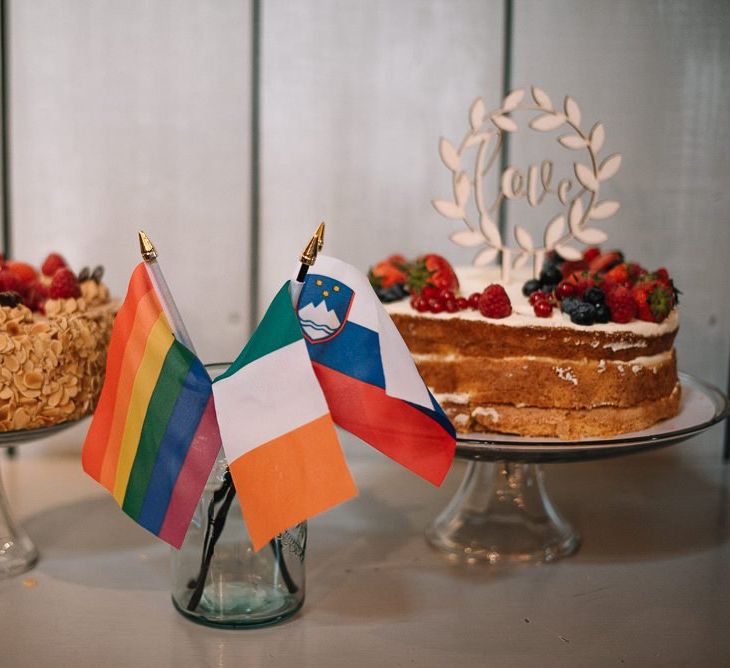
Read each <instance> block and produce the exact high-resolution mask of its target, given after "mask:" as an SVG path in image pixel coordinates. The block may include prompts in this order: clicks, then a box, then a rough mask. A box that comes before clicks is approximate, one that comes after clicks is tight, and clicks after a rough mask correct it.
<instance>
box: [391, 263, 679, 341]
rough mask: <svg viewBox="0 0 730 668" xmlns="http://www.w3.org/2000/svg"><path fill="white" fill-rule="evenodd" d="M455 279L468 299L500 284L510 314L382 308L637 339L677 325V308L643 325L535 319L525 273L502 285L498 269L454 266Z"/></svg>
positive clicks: (555, 315) (556, 312)
mask: <svg viewBox="0 0 730 668" xmlns="http://www.w3.org/2000/svg"><path fill="white" fill-rule="evenodd" d="M454 270H455V272H456V276H457V278H458V279H459V286H460V293H461V294H462V295H463V296H467V297H468V296H469V295H470V294H472V293H473V292H482V291H483V290H484V288H486V287H487V286H488V285H490V284H491V283H499V284H500V285H502V286H503V287H504V289H505V292H506V293H507V295H508V296H509V299H510V302H511V303H512V314H511V315H509V316H507V317H506V318H499V319H497V318H485V317H484V316H483V315H482V314H481V313H479V311H476V310H472V309H468V310H464V311H457V312H456V313H446V312H442V313H419V312H418V311H416V310H415V309H414V308H412V307H411V305H410V302H409V300H408V299H403V300H401V301H398V302H393V303H391V304H385V308H386V310H387V311H388V313H390V314H391V315H394V314H399V315H418V316H420V317H423V318H442V319H450V318H461V319H464V320H485V321H487V322H489V323H490V324H492V325H501V326H504V327H558V328H564V329H574V330H578V331H582V332H585V331H596V332H608V333H612V334H622V333H630V334H635V335H637V336H662V335H663V334H667V333H669V332H673V331H674V330H676V329H677V327H678V326H679V314H678V313H677V309H676V308H675V309H673V310H672V312H671V313H670V314H669V315H668V316H667V318H666V319H665V320H664V321H663V322H646V321H644V320H636V319H634V320H632V321H631V322H629V323H626V324H621V323H617V322H607V323H597V324H595V325H591V326H590V327H586V326H585V325H576V324H575V323H573V322H571V320H570V317H569V316H567V315H566V314H565V313H562V312H561V311H560V309H558V308H555V309H553V312H552V315H551V316H550V317H549V318H538V317H537V316H536V315H535V313H534V311H533V308H532V306H531V305H530V303H529V302H528V301H527V297H525V296H524V295H523V294H522V285H523V284H524V283H525V281H527V280H528V279H530V278H532V275H531V274H530V273H528V272H526V271H522V272H514V273H513V279H514V280H512V281H510V282H509V283H503V282H502V281H500V280H499V278H500V270H499V268H498V267H471V266H468V267H456V268H455V269H454ZM609 345H611V346H615V345H616V346H620V345H621V344H615V343H614V344H609ZM627 346H628V347H634V344H631V345H629V344H627Z"/></svg>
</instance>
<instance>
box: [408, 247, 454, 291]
mask: <svg viewBox="0 0 730 668" xmlns="http://www.w3.org/2000/svg"><path fill="white" fill-rule="evenodd" d="M427 285H432V286H433V287H435V288H439V289H440V290H451V292H453V293H456V292H457V291H458V290H459V281H458V279H457V278H456V274H455V273H454V270H453V268H452V267H451V265H450V264H449V262H448V260H446V259H444V258H443V257H441V256H440V255H436V254H435V253H429V254H427V255H422V256H421V257H419V258H416V261H415V262H413V264H411V265H410V266H409V267H408V287H409V288H410V291H411V292H412V293H413V292H416V293H419V294H420V292H421V290H423V288H424V287H426V286H427Z"/></svg>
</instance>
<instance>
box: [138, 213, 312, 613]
mask: <svg viewBox="0 0 730 668" xmlns="http://www.w3.org/2000/svg"><path fill="white" fill-rule="evenodd" d="M324 228H325V224H324V222H322V223H320V224H319V226H318V227H317V230H316V231H315V233H314V235H313V236H312V238H311V239H310V240H309V243H308V244H307V246H306V248H305V249H304V250H303V251H302V254H301V256H300V259H299V261H300V263H301V266H300V267H299V272H298V273H297V278H296V282H295V284H294V285H293V286H292V287H293V288H296V294H295V291H294V290H292V293H291V296H292V301H293V302H295V301H296V298H297V297H298V296H299V292H300V291H301V288H302V285H303V283H304V279H305V277H306V275H307V271H308V270H309V267H311V266H312V265H313V264H314V262H315V260H316V259H317V253H318V252H319V251H320V250H322V247H323V245H324ZM139 246H140V252H141V254H142V259H143V260H144V262H145V266H146V268H147V269H148V272H149V276H150V280H151V281H152V284H153V286H154V288H155V292H156V293H157V296H158V298H159V300H160V305H161V306H162V309H163V310H164V312H165V315H166V316H167V319H168V321H169V323H170V327H171V328H172V331H173V334H174V335H175V338H176V339H177V340H178V341H180V343H182V344H183V345H184V346H185V347H186V348H187V349H188V350H190V352H192V353H195V348H194V346H193V342H192V339H191V338H190V335H189V334H188V331H187V328H186V327H185V322H184V321H183V319H182V316H181V315H180V311H179V310H178V308H177V305H176V304H175V300H174V299H173V297H172V293H171V292H170V288H169V287H168V285H167V281H166V280H165V276H164V274H163V273H162V269H161V268H160V265H159V262H158V260H157V258H158V255H159V254H158V253H157V249H156V248H155V246H154V244H153V243H152V241H150V239H149V237H148V236H147V235H146V234H145V233H144V232H143V231H142V230H140V231H139ZM235 495H236V488H235V487H234V486H233V480H232V478H231V472H230V470H229V469H228V467H226V472H225V476H224V478H223V483H222V484H221V486H220V488H219V489H218V490H216V491H215V492H214V494H213V499H212V500H211V503H210V505H209V507H208V524H207V528H206V534H205V538H204V540H203V558H202V561H201V564H200V571H199V572H198V577H197V578H196V579H195V580H191V582H190V584H189V587H190V588H191V589H193V593H192V595H191V598H190V601H189V602H188V606H187V608H188V610H190V611H193V610H195V609H196V608H197V607H198V605H199V603H200V599H201V598H202V595H203V589H204V588H205V581H206V579H207V575H208V570H209V569H210V563H211V561H212V559H213V553H214V551H215V545H216V543H217V542H218V539H219V538H220V535H221V533H222V532H223V527H224V525H225V522H226V518H227V516H228V511H229V509H230V506H231V503H232V502H233V498H234V497H235ZM218 503H220V504H221V505H220V507H219V508H218V512H217V514H216V513H215V506H216V505H217V504H218ZM270 546H271V549H272V550H273V552H274V557H275V559H276V562H277V564H278V566H279V570H280V571H281V576H282V578H283V580H284V582H285V584H286V587H287V589H288V590H289V592H291V593H294V592H296V591H297V590H298V587H297V585H296V583H295V582H294V580H293V579H292V577H291V574H290V573H289V570H288V568H287V566H286V562H285V561H284V556H283V554H282V553H281V543H280V540H279V539H278V538H272V539H271V541H270Z"/></svg>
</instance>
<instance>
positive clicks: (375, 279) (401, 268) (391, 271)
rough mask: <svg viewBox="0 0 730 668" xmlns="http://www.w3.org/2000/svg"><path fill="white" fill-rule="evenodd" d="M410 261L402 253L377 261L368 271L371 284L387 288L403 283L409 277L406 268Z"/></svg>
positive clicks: (377, 287) (375, 286)
mask: <svg viewBox="0 0 730 668" xmlns="http://www.w3.org/2000/svg"><path fill="white" fill-rule="evenodd" d="M407 266H408V262H407V261H406V259H405V258H404V257H403V256H402V255H391V256H389V257H387V258H385V260H381V261H380V262H378V263H376V264H375V265H373V266H372V267H370V270H369V271H368V278H369V279H370V285H372V286H373V288H375V289H376V290H377V289H379V288H380V289H387V288H391V287H393V286H394V285H402V284H403V283H405V282H406V279H407V278H408V277H407V276H406V273H405V269H406V267H407Z"/></svg>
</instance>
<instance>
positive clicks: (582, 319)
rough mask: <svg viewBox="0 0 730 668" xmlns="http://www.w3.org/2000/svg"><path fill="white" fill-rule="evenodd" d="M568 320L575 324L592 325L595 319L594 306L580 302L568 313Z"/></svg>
mask: <svg viewBox="0 0 730 668" xmlns="http://www.w3.org/2000/svg"><path fill="white" fill-rule="evenodd" d="M570 321H571V322H573V323H575V324H576V325H586V326H589V325H592V324H593V323H594V322H595V321H596V307H595V306H593V304H588V303H587V302H582V303H580V304H578V306H576V307H575V309H574V310H573V311H572V313H571V314H570Z"/></svg>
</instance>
